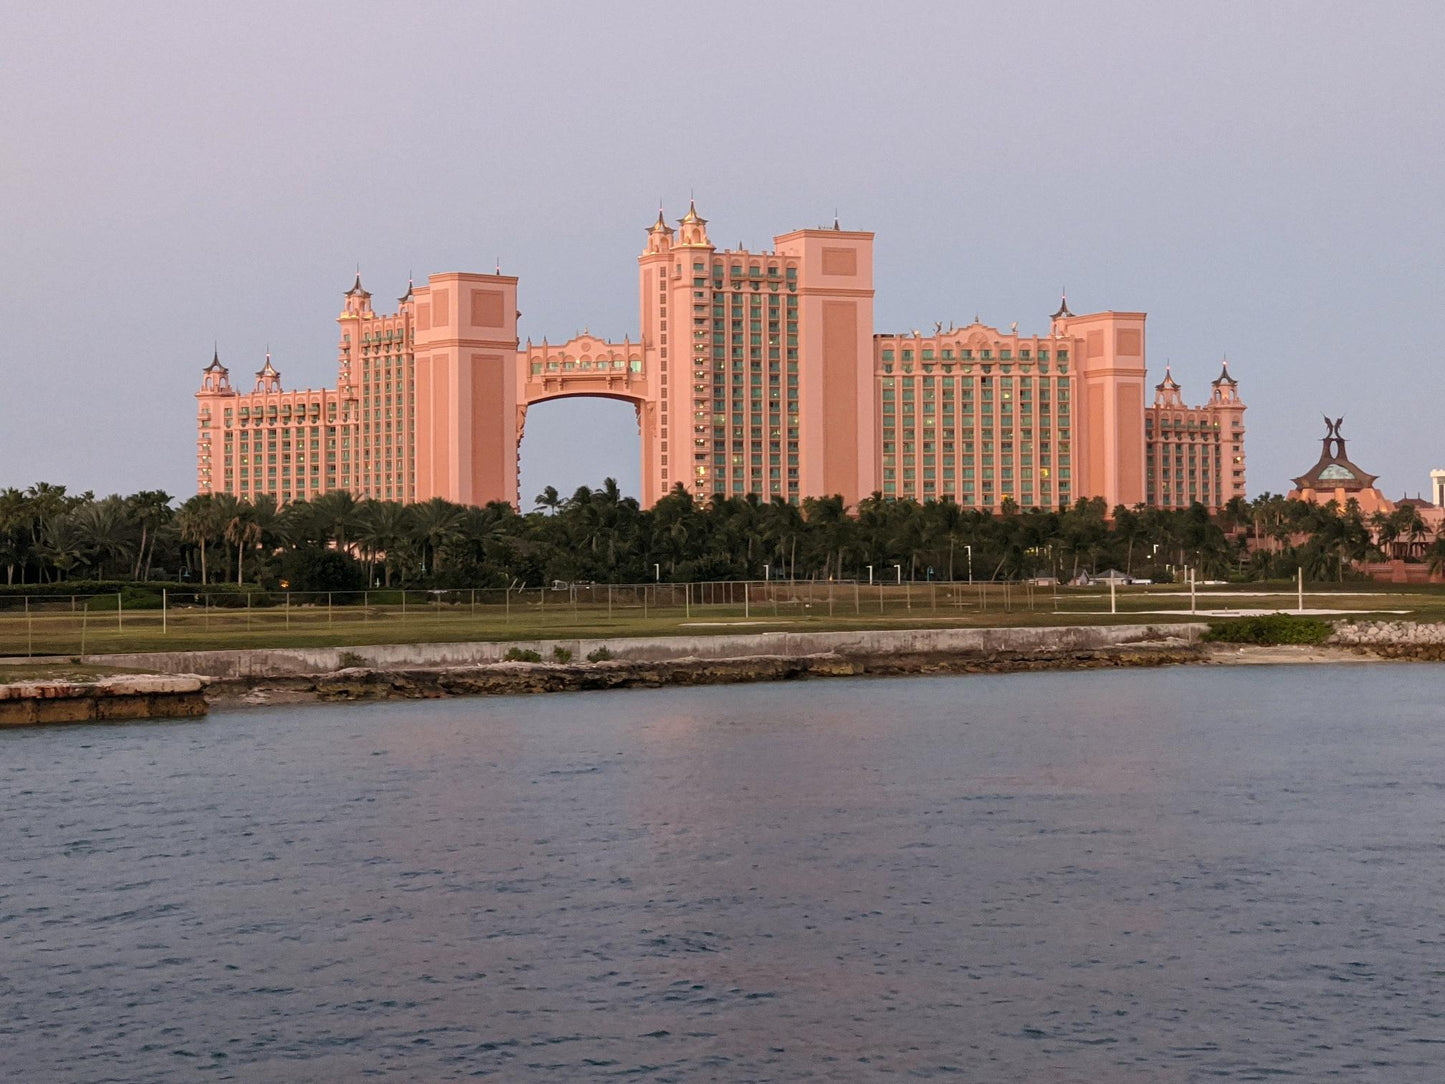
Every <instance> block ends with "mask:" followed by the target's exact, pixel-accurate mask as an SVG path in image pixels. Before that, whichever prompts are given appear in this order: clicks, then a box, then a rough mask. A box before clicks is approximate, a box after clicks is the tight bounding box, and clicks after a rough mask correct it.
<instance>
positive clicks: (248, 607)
mask: <svg viewBox="0 0 1445 1084" xmlns="http://www.w3.org/2000/svg"><path fill="white" fill-rule="evenodd" d="M250 627H251V592H250V591H247V592H246V628H247V629H250Z"/></svg>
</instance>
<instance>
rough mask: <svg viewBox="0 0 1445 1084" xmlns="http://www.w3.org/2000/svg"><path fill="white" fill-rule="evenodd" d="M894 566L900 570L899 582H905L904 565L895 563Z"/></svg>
mask: <svg viewBox="0 0 1445 1084" xmlns="http://www.w3.org/2000/svg"><path fill="white" fill-rule="evenodd" d="M893 567H894V568H895V569H897V570H898V582H899V583H902V582H903V566H902V565H894V566H893Z"/></svg>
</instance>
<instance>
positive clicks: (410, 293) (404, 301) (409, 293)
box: [396, 275, 416, 305]
mask: <svg viewBox="0 0 1445 1084" xmlns="http://www.w3.org/2000/svg"><path fill="white" fill-rule="evenodd" d="M415 299H416V284H415V283H414V282H413V281H412V279H411V276H409V275H408V276H407V280H406V293H404V294H402V295H401V296H400V297H399V298H397V299H396V303H397V304H398V305H410V304H411V303H412V301H414V300H415Z"/></svg>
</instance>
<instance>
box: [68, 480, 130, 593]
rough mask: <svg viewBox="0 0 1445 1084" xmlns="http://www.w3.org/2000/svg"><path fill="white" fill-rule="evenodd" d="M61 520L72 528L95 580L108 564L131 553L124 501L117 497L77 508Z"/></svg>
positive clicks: (102, 573) (104, 572)
mask: <svg viewBox="0 0 1445 1084" xmlns="http://www.w3.org/2000/svg"><path fill="white" fill-rule="evenodd" d="M63 518H64V519H67V520H69V521H70V523H71V526H72V527H73V528H74V530H75V532H76V534H77V536H78V537H79V539H80V544H81V547H82V549H83V550H84V552H85V553H86V555H87V556H88V558H89V563H90V564H91V565H92V566H93V567H94V568H95V571H96V578H97V579H105V578H106V567H107V565H108V563H109V562H110V561H112V560H122V559H127V558H128V557H129V556H130V554H131V553H133V552H134V550H135V544H134V542H133V541H132V538H131V532H132V529H133V528H132V524H131V521H130V519H129V518H128V517H127V515H126V507H125V502H124V501H123V500H122V499H121V498H120V497H118V496H110V497H106V498H105V499H104V500H101V501H93V502H91V503H89V504H83V505H80V506H78V507H76V508H75V509H73V510H72V511H70V512H67V513H66V514H65V516H64V517H63Z"/></svg>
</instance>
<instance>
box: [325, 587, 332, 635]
mask: <svg viewBox="0 0 1445 1084" xmlns="http://www.w3.org/2000/svg"><path fill="white" fill-rule="evenodd" d="M326 627H327V628H328V629H329V628H330V627H331V592H330V591H327V592H326Z"/></svg>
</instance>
